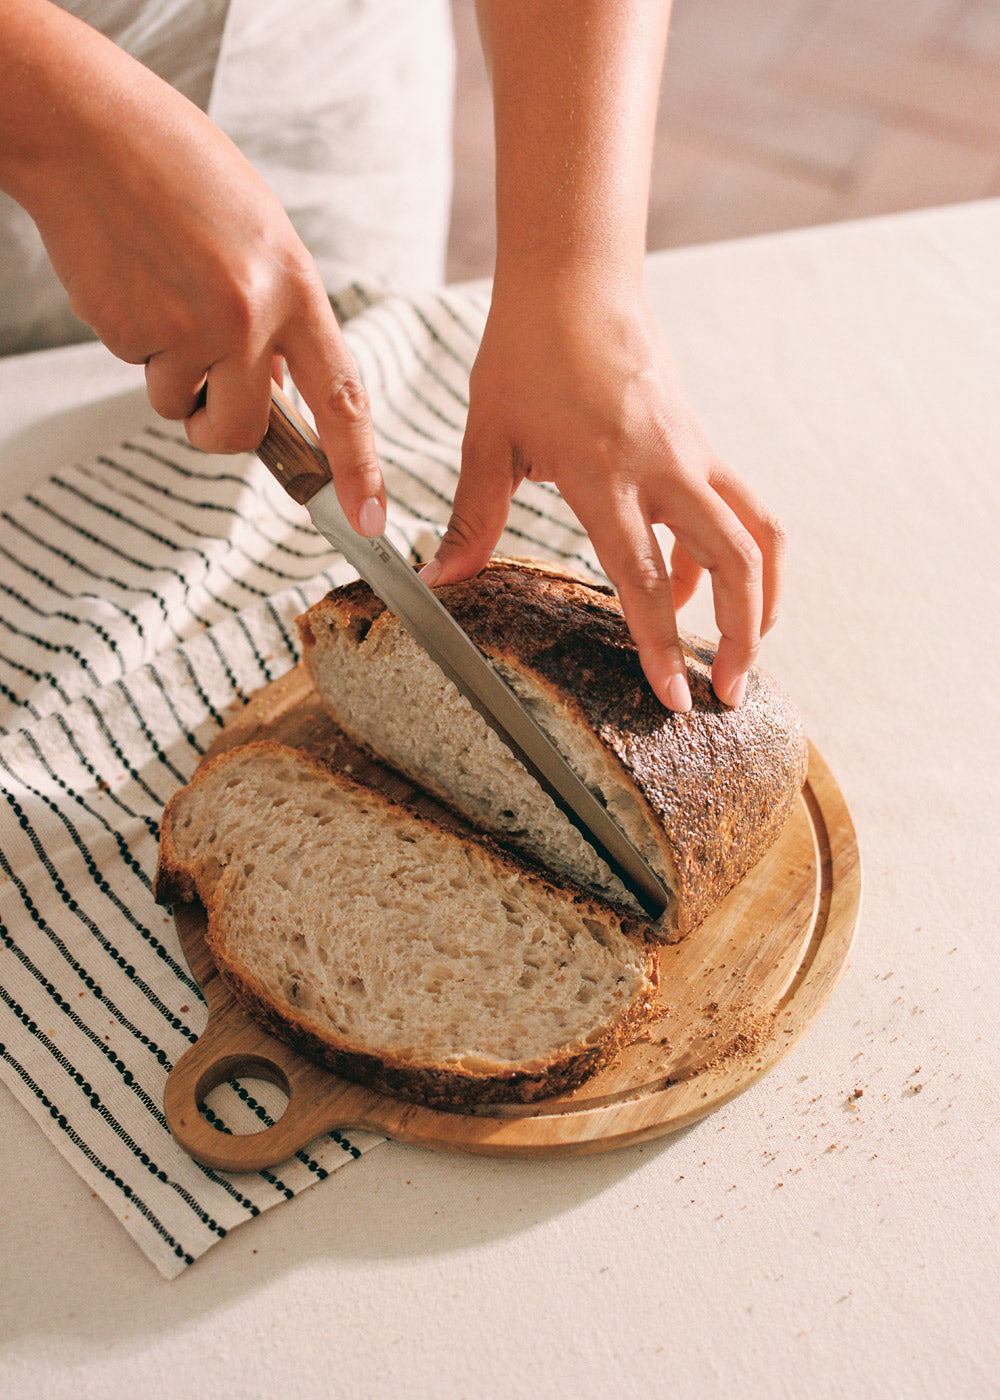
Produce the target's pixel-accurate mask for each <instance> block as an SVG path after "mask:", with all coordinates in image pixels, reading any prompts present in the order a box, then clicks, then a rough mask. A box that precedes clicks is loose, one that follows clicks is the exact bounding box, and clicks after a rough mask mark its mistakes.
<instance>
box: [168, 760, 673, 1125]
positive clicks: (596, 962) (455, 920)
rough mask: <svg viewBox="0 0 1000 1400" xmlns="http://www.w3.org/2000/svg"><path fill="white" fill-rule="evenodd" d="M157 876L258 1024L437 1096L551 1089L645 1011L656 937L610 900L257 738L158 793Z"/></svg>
mask: <svg viewBox="0 0 1000 1400" xmlns="http://www.w3.org/2000/svg"><path fill="white" fill-rule="evenodd" d="M155 892H156V897H157V899H159V900H160V901H161V902H163V903H177V902H180V901H189V900H193V899H195V898H198V899H200V900H201V901H202V903H203V904H204V905H205V908H206V910H207V913H208V928H207V933H206V940H207V943H208V946H209V949H210V951H211V953H212V956H213V958H214V960H215V963H216V965H217V967H218V969H219V972H220V975H221V976H222V978H223V980H224V981H225V982H226V983H227V985H228V986H229V987H230V988H231V989H232V991H233V992H234V994H235V995H236V997H237V998H238V1000H239V1001H240V1002H241V1003H242V1004H243V1005H244V1006H245V1007H246V1008H247V1010H248V1011H250V1013H251V1014H252V1015H253V1016H254V1017H255V1019H257V1020H258V1021H260V1022H261V1023H263V1024H264V1025H265V1026H266V1027H267V1028H268V1029H269V1030H271V1031H272V1032H273V1033H274V1034H275V1035H277V1036H279V1037H280V1038H281V1039H283V1040H285V1041H286V1042H288V1043H289V1044H291V1045H292V1046H293V1047H294V1048H296V1049H298V1050H300V1051H302V1052H303V1053H305V1054H308V1055H309V1056H311V1057H312V1058H314V1059H318V1060H319V1061H320V1062H322V1063H324V1064H326V1065H327V1066H328V1067H329V1068H331V1069H332V1070H334V1071H335V1072H337V1073H338V1074H341V1075H343V1076H345V1077H347V1078H350V1079H354V1080H357V1081H360V1082H362V1083H365V1084H368V1085H371V1086H372V1087H373V1088H376V1089H379V1090H382V1091H383V1092H388V1093H391V1094H395V1095H398V1096H401V1097H404V1098H410V1099H414V1100H417V1101H419V1102H421V1103H425V1104H430V1105H433V1106H436V1107H440V1108H448V1109H460V1108H467V1107H469V1106H471V1105H474V1104H477V1103H486V1102H497V1101H505V1100H506V1101H518V1102H531V1101H533V1100H535V1099H537V1098H540V1097H544V1096H548V1095H551V1094H556V1093H561V1092H564V1091H568V1090H570V1089H572V1088H574V1087H576V1086H577V1085H578V1084H580V1083H581V1082H582V1081H583V1080H584V1079H585V1078H587V1077H588V1076H589V1075H591V1074H593V1073H594V1072H595V1071H596V1070H597V1069H599V1068H601V1067H602V1066H603V1065H604V1064H606V1063H608V1062H609V1061H610V1060H611V1059H612V1058H613V1057H614V1056H615V1055H616V1054H617V1053H618V1051H619V1049H620V1048H621V1047H622V1045H623V1044H625V1043H627V1042H628V1041H629V1040H630V1039H632V1038H633V1037H634V1035H635V1034H636V1032H637V1031H638V1030H639V1028H640V1027H641V1026H642V1025H643V1024H645V1022H646V1021H647V1020H648V1019H649V1017H650V1016H651V1014H652V996H653V991H654V987H655V980H656V958H655V953H652V952H650V950H649V949H648V946H647V945H646V943H645V942H644V940H643V939H642V938H641V937H640V938H636V937H634V936H632V935H634V933H635V929H634V928H633V927H631V925H630V920H629V918H628V917H627V916H623V914H622V912H621V911H620V910H617V909H615V908H614V907H612V906H610V905H608V904H606V903H602V902H601V901H599V900H597V899H594V898H592V897H590V896H589V895H585V894H581V893H580V892H579V891H578V890H576V889H573V888H570V887H568V886H566V885H564V884H561V883H559V882H558V881H556V880H553V879H550V878H547V877H545V876H543V875H542V874H541V873H540V872H538V871H535V870H531V869H528V868H527V867H525V866H524V865H523V864H522V863H521V862H520V861H518V860H517V859H516V858H515V857H513V856H511V855H510V854H509V853H505V852H503V851H500V850H499V849H497V848H496V847H495V846H494V845H493V844H492V843H491V842H489V841H488V840H487V839H485V838H481V837H478V836H476V835H474V834H472V833H469V834H468V835H463V834H461V833H460V832H458V831H456V830H452V829H446V828H445V827H443V826H441V825H438V824H437V823H435V822H433V821H430V820H428V819H426V818H424V817H422V816H421V815H419V814H418V813H416V812H414V811H412V810H410V809H409V808H407V807H405V806H401V805H399V804H397V803H394V802H392V801H390V800H389V799H388V798H387V797H385V796H383V795H382V794H380V793H378V792H376V791H374V790H372V789H370V788H368V787H364V786H361V785H360V784H357V783H355V782H354V781H352V780H351V779H349V778H348V777H346V776H345V775H343V774H341V773H334V772H331V771H330V770H328V769H327V768H326V767H324V766H323V765H321V764H319V763H317V762H315V761H313V760H312V759H310V758H308V757H307V756H305V755H304V754H302V753H300V752H298V751H296V750H294V749H290V748H286V747H284V746H283V745H280V744H276V743H273V742H269V741H265V742H260V743H252V744H248V745H244V746H241V747H238V748H235V749H232V750H230V751H229V752H228V753H224V754H221V755H220V756H218V757H217V758H214V759H211V760H209V761H208V762H207V763H205V764H203V765H202V767H201V768H200V769H199V771H198V772H197V774H196V775H195V777H194V778H193V779H192V781H191V782H190V783H189V784H188V785H187V787H185V788H183V789H181V791H180V792H178V793H177V794H176V795H175V796H174V797H173V799H172V800H171V801H170V803H169V804H168V806H167V808H166V810H165V812H164V818H163V825H162V831H161V838H160V861H159V867H158V870H157V876H156V885H155Z"/></svg>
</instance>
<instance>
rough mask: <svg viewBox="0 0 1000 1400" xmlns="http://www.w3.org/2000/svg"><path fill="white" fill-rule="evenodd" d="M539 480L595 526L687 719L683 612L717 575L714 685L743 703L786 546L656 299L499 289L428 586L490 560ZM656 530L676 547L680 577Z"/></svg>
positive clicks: (663, 692) (673, 702)
mask: <svg viewBox="0 0 1000 1400" xmlns="http://www.w3.org/2000/svg"><path fill="white" fill-rule="evenodd" d="M528 476H530V477H531V479H532V480H534V481H551V482H554V483H555V485H556V486H557V487H558V489H559V491H560V493H561V495H562V496H563V499H564V500H565V501H566V503H567V504H568V505H569V506H570V508H571V509H572V511H573V512H574V514H575V515H576V517H577V519H578V520H579V522H580V524H581V525H582V526H583V527H584V529H585V530H586V531H587V533H588V535H589V536H590V539H591V542H592V543H593V545H594V549H595V550H596V552H597V556H598V559H599V560H600V563H601V566H602V568H603V569H604V571H605V573H606V574H607V575H608V578H609V579H610V580H611V582H612V584H613V585H614V586H615V589H616V590H617V593H618V596H619V599H620V601H621V604H622V609H623V611H624V614H625V618H626V621H627V623H628V626H629V630H630V631H631V633H632V636H633V638H634V639H635V642H636V644H637V646H638V650H639V656H640V659H641V662H642V666H643V670H644V671H645V673H646V676H647V678H648V680H649V682H650V685H651V686H652V688H653V690H654V691H655V693H656V694H657V696H658V697H659V698H660V700H661V701H662V702H663V703H664V704H665V705H666V706H668V707H669V708H670V709H673V710H677V711H684V710H687V709H689V708H690V705H691V699H690V692H689V688H688V684H687V680H686V673H685V664H684V657H683V652H682V650H681V646H680V643H679V641H678V635H677V623H676V610H677V609H678V608H680V607H681V606H682V605H683V604H684V603H685V602H687V600H688V599H689V598H690V597H691V595H692V594H693V593H694V591H695V588H696V587H697V584H698V580H699V577H700V575H701V573H702V571H703V570H707V571H708V573H709V574H710V575H711V580H712V588H713V593H714V604H715V616H716V621H717V624H718V627H719V631H720V634H721V639H720V643H719V647H718V652H717V655H716V658H715V662H714V665H713V668H712V681H713V685H714V688H715V691H716V694H717V695H718V696H719V698H720V699H721V700H722V701H724V702H725V703H726V704H729V705H734V706H735V705H738V704H739V703H740V701H741V700H742V697H743V693H744V690H745V688H746V674H747V670H748V669H749V667H750V666H751V664H752V663H753V661H754V659H755V657H756V655H757V652H758V648H759V646H760V639H761V636H762V634H763V633H764V632H766V631H767V629H768V628H769V627H770V626H771V625H772V623H773V622H774V620H775V617H776V614H777V608H778V600H779V596H780V593H781V584H782V573H783V556H784V535H783V531H782V528H781V526H780V524H779V523H778V522H777V520H775V518H774V517H773V516H772V515H771V514H770V513H769V512H768V511H767V509H766V508H765V507H764V506H763V505H762V503H761V502H760V501H759V500H758V499H757V498H756V497H755V496H754V494H753V493H752V492H751V491H750V490H749V489H748V487H747V486H746V485H745V484H744V483H743V482H742V481H741V480H740V479H739V477H738V476H736V475H735V474H734V473H733V472H732V471H730V470H729V469H728V468H727V467H726V466H725V465H724V464H723V463H722V462H721V461H720V460H719V458H718V457H717V456H716V455H715V454H714V453H713V451H712V449H711V448H710V447H709V445H708V443H707V442H706V441H705V437H704V435H703V433H702V431H701V429H700V427H699V425H698V423H697V421H696V419H695V416H694V414H693V412H692V410H691V408H690V407H689V405H688V403H687V401H686V399H685V396H684V393H683V391H682V389H681V387H680V384H679V383H678V379H677V375H676V372H675V370H674V368H673V366H672V364H671V362H670V360H669V357H668V355H667V353H666V349H665V347H664V345H663V343H662V337H661V336H660V333H659V331H658V329H657V327H656V325H655V322H654V320H653V317H652V314H651V312H649V310H648V308H647V307H646V304H645V302H644V300H643V299H642V297H641V294H639V295H631V294H628V295H620V294H618V293H617V292H614V293H608V292H607V291H603V290H601V289H599V288H598V289H595V288H594V287H593V286H588V287H587V288H586V289H585V290H584V289H583V288H579V287H575V286H572V285H571V286H568V287H567V286H565V285H561V284H558V283H556V284H550V285H547V286H536V287H531V288H529V289H521V288H519V289H518V290H517V292H516V293H514V294H508V293H506V292H504V291H502V290H499V289H498V290H497V291H495V293H494V300H493V305H492V308H491V311H490V315H489V319H488V322H487V326H486V331H485V334H484V337H483V341H482V346H481V348H480V351H479V355H478V358H477V360H476V363H475V366H474V369H473V373H472V382H471V394H470V405H469V417H468V424H467V429H466V434H465V441H464V444H463V453H462V470H461V476H460V480H459V485H458V488H457V490H456V493H455V500H454V509H453V513H452V516H451V521H450V523H449V525H448V529H447V532H446V534H445V536H444V538H443V540H442V542H441V546H440V548H439V550H438V552H437V555H436V557H435V559H434V560H433V561H432V562H431V563H430V564H428V565H427V566H425V570H424V577H425V578H426V579H427V581H428V582H431V583H433V584H435V585H436V584H438V583H447V582H452V581H455V580H457V579H460V578H464V577H467V576H469V575H471V574H473V573H476V572H477V571H478V570H479V569H481V568H482V567H483V566H484V565H485V563H486V562H487V560H488V558H489V556H490V554H491V552H492V550H493V548H494V546H495V545H496V543H497V540H498V539H499V537H500V535H501V533H502V531H503V528H504V525H505V523H506V520H507V515H508V511H509V506H510V497H511V495H512V494H513V492H514V491H515V490H516V488H517V486H518V484H519V483H520V482H521V481H522V480H523V479H524V478H525V477H528ZM656 523H659V524H663V525H665V526H667V528H668V529H669V530H670V531H671V533H672V534H673V537H674V540H675V544H674V546H673V550H672V553H671V557H670V567H669V570H668V568H667V565H666V563H665V562H664V559H663V555H662V552H661V549H660V545H659V542H658V540H657V538H656V535H655V533H654V531H653V525H654V524H656Z"/></svg>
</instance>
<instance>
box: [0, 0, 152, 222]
mask: <svg viewBox="0 0 1000 1400" xmlns="http://www.w3.org/2000/svg"><path fill="white" fill-rule="evenodd" d="M145 73H146V70H144V69H142V68H141V66H140V65H139V64H137V63H135V62H134V61H133V60H131V59H130V58H129V57H128V56H127V55H126V54H125V53H123V52H122V51H121V50H120V49H118V48H116V46H115V45H114V44H112V43H111V42H110V41H109V40H107V39H105V38H104V37H103V36H102V35H100V34H98V33H97V32H96V31H95V30H93V29H91V28H90V26H89V25H86V24H84V23H82V22H81V21H80V20H78V19H76V18H75V17H74V16H72V15H70V14H68V13H66V11H64V10H62V9H60V8H59V7H58V6H57V5H53V4H50V3H49V0H4V3H3V5H2V6H0V188H3V189H4V190H5V191H6V192H7V193H8V194H10V195H12V196H13V198H15V199H17V200H18V201H19V202H20V203H22V204H24V205H25V207H27V208H28V209H29V210H31V209H32V208H33V206H34V205H36V204H37V203H38V202H39V200H41V199H42V198H43V197H44V192H45V190H46V188H47V187H48V186H49V185H51V184H52V183H53V182H58V181H61V180H62V179H63V178H64V176H65V172H67V171H69V170H71V169H72V167H73V162H74V159H75V158H76V153H77V152H78V151H79V150H80V149H81V148H83V147H84V146H85V145H86V144H88V143H90V142H93V141H96V140H97V139H98V125H99V123H104V124H113V123H115V121H116V120H117V119H118V118H119V117H120V116H121V115H123V111H122V109H123V108H124V107H126V106H127V104H128V99H129V88H130V86H132V85H134V84H135V82H136V81H137V79H139V80H141V78H142V76H143V75H145ZM148 77H149V78H150V79H152V74H149V75H148ZM153 81H155V80H153Z"/></svg>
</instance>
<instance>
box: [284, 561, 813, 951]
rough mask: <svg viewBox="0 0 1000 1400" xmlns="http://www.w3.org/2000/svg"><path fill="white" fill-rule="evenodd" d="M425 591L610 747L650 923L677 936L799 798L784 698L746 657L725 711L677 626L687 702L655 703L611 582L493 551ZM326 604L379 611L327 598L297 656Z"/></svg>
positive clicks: (799, 747) (372, 601) (344, 611)
mask: <svg viewBox="0 0 1000 1400" xmlns="http://www.w3.org/2000/svg"><path fill="white" fill-rule="evenodd" d="M437 591H438V595H439V597H440V598H441V601H442V602H443V603H444V605H445V607H447V609H448V611H449V612H450V613H451V614H452V616H453V617H454V618H455V619H456V621H457V622H459V623H460V625H461V626H462V627H463V628H464V629H465V630H466V631H467V632H468V633H469V635H470V636H471V637H472V639H473V641H474V642H475V643H476V644H477V645H478V646H479V647H481V648H482V650H483V651H484V652H486V653H487V655H488V656H490V658H491V659H492V660H494V661H495V662H497V663H498V664H501V665H505V666H509V667H512V668H514V669H516V670H519V671H521V672H523V673H528V674H530V675H531V676H532V677H533V679H534V680H535V681H536V683H537V684H539V685H540V686H541V687H542V688H543V689H544V690H546V691H547V692H548V694H549V695H550V697H551V699H552V701H553V703H554V704H556V705H558V706H560V707H562V708H563V709H564V710H566V711H568V712H569V713H570V714H571V715H573V716H574V717H575V719H576V720H577V721H578V722H579V723H581V724H583V725H585V726H586V727H587V729H589V730H590V731H591V732H592V733H593V734H594V735H596V736H597V738H598V739H599V740H600V742H601V744H602V745H603V746H604V749H605V751H606V752H607V753H608V754H609V755H613V756H614V760H615V761H616V763H617V765H618V767H619V770H620V775H621V780H622V782H623V784H625V785H626V786H628V787H629V788H630V789H632V791H633V792H634V793H635V794H637V795H638V796H639V798H640V800H641V802H642V803H643V804H645V806H646V808H647V810H648V813H649V819H650V823H651V826H652V828H653V829H654V831H655V832H656V833H657V834H659V835H661V836H662V838H663V842H665V846H666V852H665V854H666V857H667V860H668V862H669V865H670V866H671V867H672V874H673V881H674V886H675V894H676V903H675V905H674V908H673V911H672V915H671V920H670V926H669V928H667V929H664V928H663V927H662V922H661V924H660V925H658V926H656V933H657V935H658V936H660V937H662V936H663V935H664V934H666V937H667V939H668V940H669V941H676V940H677V939H679V938H681V937H683V936H684V935H685V934H687V933H688V932H690V931H691V930H692V929H693V928H695V927H697V925H698V924H700V923H701V922H702V921H703V920H704V919H705V918H706V917H707V915H708V914H710V913H711V911H712V910H713V909H714V908H716V907H717V906H718V904H720V903H721V901H722V899H723V898H724V897H725V895H726V894H728V892H729V891H730V890H731V889H732V888H733V887H734V886H735V885H736V884H737V883H738V882H739V880H741V879H742V878H743V876H744V875H745V874H746V873H747V872H748V871H749V870H750V869H752V868H753V866H754V865H755V864H756V863H757V861H758V860H759V859H760V858H761V856H762V855H763V854H764V853H765V852H766V851H767V850H768V849H769V848H770V847H771V845H773V843H774V841H775V840H776V839H777V837H778V835H779V833H780V832H781V830H782V828H783V827H784V825H785V823H786V821H787V820H788V818H789V816H790V815H791V812H792V809H793V807H794V805H795V803H796V801H797V799H798V795H799V793H800V791H801V788H802V785H803V783H804V781H805V777H806V769H807V763H808V745H807V741H806V736H805V732H804V729H803V727H802V722H801V720H800V719H799V716H798V714H797V713H796V711H795V708H794V706H793V705H792V703H791V701H790V699H789V697H788V696H787V695H786V694H785V692H784V691H783V690H782V689H781V687H780V686H779V685H778V684H777V683H776V682H775V681H774V680H773V679H772V678H771V677H770V676H768V675H767V673H766V672H764V671H762V670H760V669H759V668H756V667H754V668H753V669H751V671H750V674H749V677H748V680H747V689H746V695H745V698H744V700H743V703H742V705H741V706H740V708H739V709H737V710H731V709H729V708H728V707H727V706H725V705H723V704H722V703H721V701H719V700H718V699H717V697H716V695H715V692H714V691H713V689H712V681H711V664H712V660H713V658H714V655H715V652H714V648H712V647H711V646H710V645H709V644H708V643H707V642H704V641H702V640H701V639H700V638H697V637H693V636H691V635H689V634H687V633H682V634H681V640H682V643H683V645H684V649H685V653H686V659H687V663H688V677H689V682H690V687H691V697H692V709H691V711H690V712H689V713H688V714H675V713H673V712H672V711H670V710H667V709H666V708H665V707H664V706H663V705H661V704H660V702H659V701H658V700H657V698H656V696H655V695H654V694H653V691H652V689H651V688H650V686H649V683H648V681H647V680H646V678H645V676H644V674H643V672H642V668H641V666H640V664H639V656H638V651H637V649H636V646H635V643H634V642H633V641H632V639H631V636H630V635H629V632H628V628H627V626H626V624H625V619H624V616H623V614H622V610H621V606H620V604H619V603H618V600H617V598H616V597H615V596H614V593H613V591H612V590H611V589H610V588H609V587H606V586H601V585H596V584H589V583H586V582H584V581H583V580H581V579H580V578H578V577H574V576H572V575H570V574H566V573H563V572H559V571H557V570H555V569H554V568H553V567H552V566H550V565H547V564H541V563H536V562H535V561H527V560H513V559H495V560H493V561H491V563H490V564H488V565H487V567H486V568H485V569H484V570H483V571H482V573H480V574H478V575H476V576H475V577H474V578H472V579H467V580H464V581H463V582H461V583H455V584H449V585H446V586H444V587H442V588H440V589H438V590H437ZM330 608H332V609H334V610H335V612H336V613H337V615H338V616H339V617H340V618H341V619H345V618H350V619H351V620H352V625H353V626H354V627H356V628H358V629H359V630H361V631H363V630H364V629H365V628H367V627H370V626H371V625H372V624H373V623H375V622H376V620H377V619H378V618H379V616H380V615H381V614H382V613H383V612H384V611H385V609H384V607H383V605H382V603H381V602H380V601H379V600H378V599H377V598H376V597H375V596H374V595H373V594H372V592H371V590H370V589H369V588H368V586H367V584H364V583H361V582H358V583H353V584H348V585H346V586H345V587H343V588H340V589H337V590H335V591H334V592H333V593H330V594H328V595H327V596H326V598H324V599H322V600H321V601H320V602H319V603H317V604H315V605H314V608H313V609H310V612H309V613H307V614H305V616H304V617H303V618H300V619H299V627H300V632H301V635H302V641H303V647H304V650H305V652H306V654H307V657H308V652H309V649H310V647H311V645H312V644H313V635H312V632H311V629H310V616H311V615H315V614H316V613H318V612H322V611H323V610H325V609H330Z"/></svg>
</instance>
